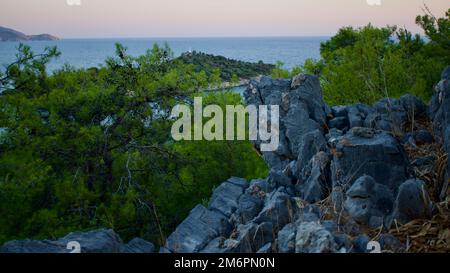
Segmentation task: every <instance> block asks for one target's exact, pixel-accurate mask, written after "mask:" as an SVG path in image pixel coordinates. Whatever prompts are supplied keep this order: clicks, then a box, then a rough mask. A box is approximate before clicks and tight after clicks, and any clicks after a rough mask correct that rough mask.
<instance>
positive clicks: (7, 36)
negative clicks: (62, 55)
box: [0, 26, 60, 42]
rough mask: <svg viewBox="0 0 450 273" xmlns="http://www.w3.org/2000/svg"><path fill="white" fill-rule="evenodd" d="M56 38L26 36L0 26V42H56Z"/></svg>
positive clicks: (39, 35) (40, 35)
mask: <svg viewBox="0 0 450 273" xmlns="http://www.w3.org/2000/svg"><path fill="white" fill-rule="evenodd" d="M58 40H60V39H59V38H58V37H56V36H53V35H50V34H38V35H26V34H24V33H22V32H19V31H17V30H14V29H10V28H6V27H2V26H0V42H20V41H58Z"/></svg>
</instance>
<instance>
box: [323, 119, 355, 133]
mask: <svg viewBox="0 0 450 273" xmlns="http://www.w3.org/2000/svg"><path fill="white" fill-rule="evenodd" d="M349 125H350V123H349V122H348V119H347V117H335V118H333V119H332V120H330V121H329V122H328V127H329V128H336V129H339V130H343V131H345V130H347V129H348V128H349Z"/></svg>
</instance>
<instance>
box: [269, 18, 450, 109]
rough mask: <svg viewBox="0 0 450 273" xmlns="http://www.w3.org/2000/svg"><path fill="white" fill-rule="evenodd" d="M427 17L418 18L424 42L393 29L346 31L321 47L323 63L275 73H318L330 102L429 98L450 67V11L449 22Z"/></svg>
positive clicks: (313, 62)
mask: <svg viewBox="0 0 450 273" xmlns="http://www.w3.org/2000/svg"><path fill="white" fill-rule="evenodd" d="M427 13H428V14H426V15H424V16H418V17H417V18H416V22H417V24H418V25H419V26H421V27H422V28H423V30H424V33H425V35H426V37H425V38H423V37H421V36H419V35H413V34H411V33H410V32H409V31H407V30H406V29H402V28H397V27H395V26H394V27H389V26H388V27H384V28H376V27H374V26H372V25H370V24H369V25H367V26H365V27H362V28H358V29H355V28H353V27H344V28H341V29H340V30H339V31H338V33H337V34H336V35H335V36H333V37H332V38H331V39H329V40H328V41H326V42H324V43H322V44H321V48H320V53H321V59H320V60H311V59H309V60H307V61H306V62H305V64H303V66H302V67H297V68H295V69H294V71H293V72H294V73H293V72H289V71H283V69H282V68H280V67H277V69H275V70H274V71H273V72H272V75H273V76H275V77H289V76H291V75H292V74H295V73H298V72H306V73H312V74H316V75H319V76H320V78H321V81H322V88H323V90H324V96H325V99H326V100H327V102H328V103H330V104H349V103H356V102H362V103H372V102H374V101H376V100H378V99H380V98H381V97H399V96H401V95H403V94H405V93H412V94H414V95H416V96H419V97H421V98H422V99H424V100H428V99H429V98H430V97H431V95H432V94H433V86H434V84H436V82H437V81H438V80H439V78H440V73H441V71H442V69H443V68H444V67H445V66H446V65H449V64H450V10H449V11H448V12H447V13H446V17H445V18H436V17H434V16H433V15H432V14H431V12H429V11H428V12H427Z"/></svg>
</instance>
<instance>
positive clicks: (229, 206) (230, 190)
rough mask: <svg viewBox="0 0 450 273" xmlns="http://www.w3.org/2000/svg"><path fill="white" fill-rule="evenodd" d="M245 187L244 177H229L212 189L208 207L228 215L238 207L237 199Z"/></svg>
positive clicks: (246, 184)
mask: <svg viewBox="0 0 450 273" xmlns="http://www.w3.org/2000/svg"><path fill="white" fill-rule="evenodd" d="M247 187H248V183H247V181H245V179H240V178H236V177H233V178H230V179H229V180H228V181H226V182H224V183H222V184H221V185H220V186H218V187H217V188H216V189H215V190H214V192H213V195H212V197H211V201H210V204H209V209H210V210H214V211H218V212H220V213H222V214H223V215H225V216H227V217H230V216H231V214H233V212H235V211H236V209H237V208H238V200H239V198H240V197H241V195H242V194H243V193H244V190H245V189H246V188H247Z"/></svg>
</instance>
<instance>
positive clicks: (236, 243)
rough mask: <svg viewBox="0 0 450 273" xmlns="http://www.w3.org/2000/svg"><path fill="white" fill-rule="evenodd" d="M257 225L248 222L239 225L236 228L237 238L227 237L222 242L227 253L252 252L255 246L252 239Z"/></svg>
mask: <svg viewBox="0 0 450 273" xmlns="http://www.w3.org/2000/svg"><path fill="white" fill-rule="evenodd" d="M257 228H258V225H256V224H255V223H248V224H245V225H239V226H238V228H237V238H236V239H227V240H226V241H225V242H224V247H225V248H226V252H227V253H254V252H255V251H256V250H255V247H254V244H253V242H254V241H253V239H254V236H255V232H256V230H257Z"/></svg>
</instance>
